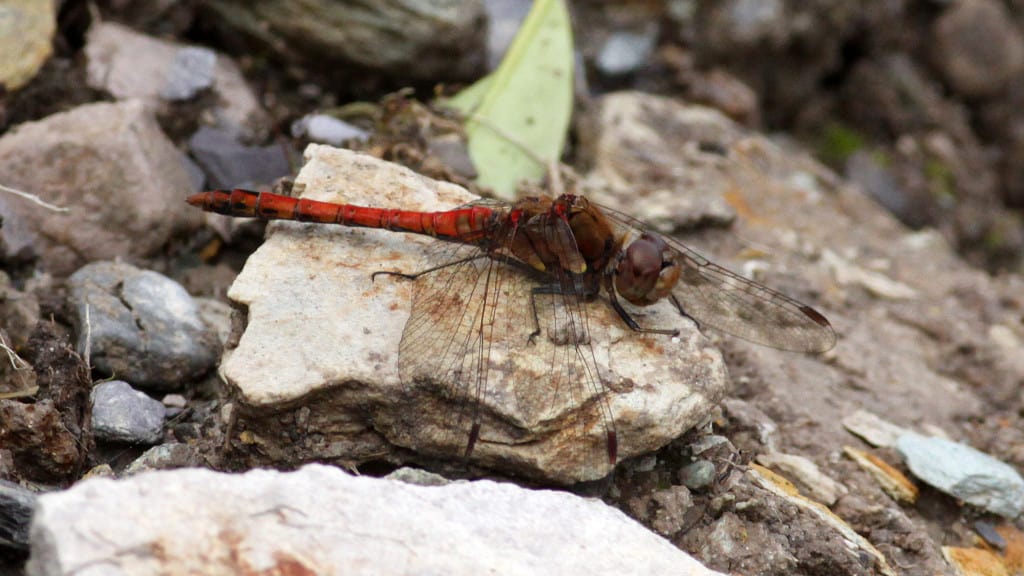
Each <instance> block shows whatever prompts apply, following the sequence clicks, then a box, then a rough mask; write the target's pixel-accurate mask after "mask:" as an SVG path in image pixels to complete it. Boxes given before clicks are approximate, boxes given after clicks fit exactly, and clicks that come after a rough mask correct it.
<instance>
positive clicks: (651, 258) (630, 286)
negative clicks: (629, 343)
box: [612, 232, 682, 306]
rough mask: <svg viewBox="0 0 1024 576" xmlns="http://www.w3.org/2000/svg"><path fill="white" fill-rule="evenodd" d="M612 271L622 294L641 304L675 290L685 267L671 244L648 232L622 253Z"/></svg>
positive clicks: (616, 289) (615, 282) (651, 302)
mask: <svg viewBox="0 0 1024 576" xmlns="http://www.w3.org/2000/svg"><path fill="white" fill-rule="evenodd" d="M612 273H613V274H614V276H615V280H614V284H615V292H616V293H617V294H618V295H619V296H622V297H623V298H625V299H626V300H628V301H629V302H630V303H632V304H635V305H637V306H648V305H650V304H654V303H655V302H657V301H658V300H661V299H662V298H664V297H666V296H668V295H669V294H670V293H671V292H672V289H673V288H675V286H676V283H678V282H679V277H680V275H681V273H682V269H681V267H680V266H679V263H678V262H676V261H675V258H674V257H673V252H672V250H670V249H669V247H668V244H666V243H665V241H664V240H663V239H662V238H661V237H660V236H657V235H655V234H650V233H647V232H645V233H643V234H642V235H640V237H639V238H637V239H636V240H633V241H632V242H630V244H629V246H627V247H626V249H625V250H623V251H621V252H620V253H619V258H618V262H617V263H616V264H615V268H614V270H613V271H612Z"/></svg>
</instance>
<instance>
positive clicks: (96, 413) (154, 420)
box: [91, 380, 167, 444]
mask: <svg viewBox="0 0 1024 576" xmlns="http://www.w3.org/2000/svg"><path fill="white" fill-rule="evenodd" d="M91 398H92V429H93V432H94V433H95V434H96V438H97V439H99V440H107V441H108V442H130V443H132V444H156V443H158V442H160V440H161V439H163V430H164V417H165V416H166V415H167V408H165V407H164V405H163V404H161V403H160V402H159V401H157V400H154V399H152V398H150V397H149V396H146V395H145V394H144V393H142V392H139V391H138V390H135V389H133V388H132V387H131V386H130V385H129V384H128V383H127V382H123V381H121V380H112V381H109V382H103V383H100V384H97V385H96V387H95V388H93V389H92V393H91Z"/></svg>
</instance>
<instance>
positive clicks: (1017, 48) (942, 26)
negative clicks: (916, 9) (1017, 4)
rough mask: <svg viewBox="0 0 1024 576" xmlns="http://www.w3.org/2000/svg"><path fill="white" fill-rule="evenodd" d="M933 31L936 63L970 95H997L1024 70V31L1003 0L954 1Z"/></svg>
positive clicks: (960, 88) (961, 91) (965, 94)
mask: <svg viewBox="0 0 1024 576" xmlns="http://www.w3.org/2000/svg"><path fill="white" fill-rule="evenodd" d="M932 35H933V37H934V42H933V43H932V45H931V47H932V51H933V52H932V53H933V60H934V61H935V64H936V65H937V66H938V68H939V69H940V70H941V72H942V73H943V75H944V76H945V77H946V80H947V81H948V82H949V84H950V85H951V86H952V88H953V89H954V90H956V91H957V92H959V93H960V94H962V95H964V96H967V97H983V96H988V95H990V94H993V93H995V92H996V91H998V90H1000V89H1001V88H1003V87H1004V86H1006V83H1007V82H1008V81H1009V80H1011V79H1012V78H1014V77H1015V76H1018V75H1019V74H1020V73H1021V72H1022V71H1024V34H1022V33H1021V31H1020V30H1019V29H1018V28H1017V26H1015V25H1014V20H1013V16H1011V15H1010V14H1009V13H1008V11H1007V10H1006V7H1005V6H1004V5H1003V3H1002V2H999V1H997V0H963V1H960V2H953V3H951V4H950V5H949V6H948V7H947V8H946V9H945V11H943V13H942V15H941V16H939V17H938V18H937V19H935V22H934V24H933V30H932Z"/></svg>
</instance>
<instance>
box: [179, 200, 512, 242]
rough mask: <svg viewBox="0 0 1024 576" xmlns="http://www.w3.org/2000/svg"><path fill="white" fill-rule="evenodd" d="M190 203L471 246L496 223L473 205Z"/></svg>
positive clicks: (210, 208)
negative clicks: (420, 208) (429, 208)
mask: <svg viewBox="0 0 1024 576" xmlns="http://www.w3.org/2000/svg"><path fill="white" fill-rule="evenodd" d="M187 201H188V203H189V204H191V205H193V206H197V207H199V208H202V209H203V210H206V211H207V212H215V213H217V214H224V215H225V216H241V217H251V218H259V219H261V220H295V221H298V222H318V223H322V224H340V225H342V226H358V227H363V228H382V229H385V230H392V231H397V232H412V233H414V234H424V235H427V236H433V237H435V238H443V239H447V240H456V241H460V242H466V243H477V242H479V241H481V240H482V239H484V237H485V236H486V232H487V230H488V229H489V226H490V225H491V224H492V223H493V221H494V210H492V209H491V208H488V207H485V206H468V207H465V208H457V209H455V210H448V211H444V212H417V211H414V210H396V209H389V208H371V207H366V206H355V205H352V204H334V203H331V202H320V201H318V200H310V199H307V198H293V197H291V196H282V195H280V194H272V193H270V192H253V191H251V190H242V189H239V188H236V189H234V190H213V191H210V192H201V193H199V194H193V195H192V196H189V197H188V199H187Z"/></svg>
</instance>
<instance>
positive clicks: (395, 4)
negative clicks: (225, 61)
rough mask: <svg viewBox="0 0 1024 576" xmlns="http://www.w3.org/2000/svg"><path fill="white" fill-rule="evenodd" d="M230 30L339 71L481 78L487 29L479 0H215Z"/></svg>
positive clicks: (211, 5)
mask: <svg viewBox="0 0 1024 576" xmlns="http://www.w3.org/2000/svg"><path fill="white" fill-rule="evenodd" d="M204 7H205V8H208V9H210V10H212V11H215V12H216V13H217V14H218V15H219V16H220V17H219V18H213V19H211V22H216V24H217V25H220V26H223V27H226V28H227V30H225V32H224V33H226V34H229V35H231V34H242V35H244V36H245V37H246V38H247V39H249V40H250V41H251V42H253V43H254V44H256V45H257V50H260V49H262V50H263V51H266V52H269V53H273V54H274V57H275V58H279V59H281V60H283V61H285V62H288V63H291V64H302V65H305V66H308V67H318V68H320V69H322V70H329V71H331V72H332V73H334V74H339V73H346V71H347V70H348V69H350V68H351V67H352V66H353V65H354V66H355V67H357V68H361V69H369V70H371V71H379V72H384V73H391V74H401V75H402V77H404V78H406V79H407V80H408V81H413V80H424V79H427V80H429V81H431V82H439V81H444V80H450V79H463V80H468V79H471V78H476V77H478V76H479V75H480V73H481V72H482V68H483V65H484V56H485V55H486V50H485V49H484V41H485V38H486V34H485V31H486V29H487V26H486V22H485V20H484V17H485V14H484V8H483V2H482V0H470V1H465V2H451V1H450V0H378V1H376V2H365V1H363V0H333V1H331V2H317V4H316V5H315V7H316V9H315V10H313V9H310V4H309V3H308V2H305V1H296V0H267V1H265V2H261V3H260V4H253V3H252V2H249V1H247V0H213V1H211V2H208V3H206V4H204Z"/></svg>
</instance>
